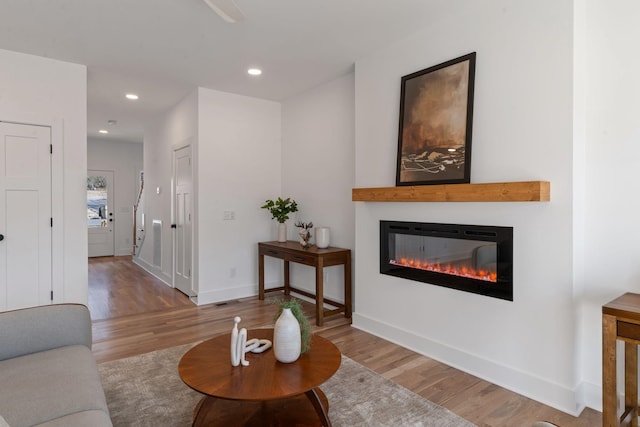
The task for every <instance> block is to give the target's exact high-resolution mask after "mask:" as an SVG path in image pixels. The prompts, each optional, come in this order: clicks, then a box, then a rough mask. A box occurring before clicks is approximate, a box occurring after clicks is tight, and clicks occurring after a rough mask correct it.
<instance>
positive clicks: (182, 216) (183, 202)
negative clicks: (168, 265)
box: [172, 146, 196, 296]
mask: <svg viewBox="0 0 640 427" xmlns="http://www.w3.org/2000/svg"><path fill="white" fill-rule="evenodd" d="M192 180H193V176H192V169H191V146H187V147H183V148H180V149H178V150H175V151H174V152H173V187H174V188H173V194H174V201H173V219H174V222H173V224H174V225H175V227H174V225H172V228H175V230H174V238H173V257H174V258H173V285H174V286H175V287H176V288H177V289H179V290H180V291H182V292H184V293H185V294H187V295H189V296H194V295H196V292H195V290H194V289H193V278H192V274H191V270H192V268H193V259H192V242H193V227H192V208H193V196H192V186H193V185H192Z"/></svg>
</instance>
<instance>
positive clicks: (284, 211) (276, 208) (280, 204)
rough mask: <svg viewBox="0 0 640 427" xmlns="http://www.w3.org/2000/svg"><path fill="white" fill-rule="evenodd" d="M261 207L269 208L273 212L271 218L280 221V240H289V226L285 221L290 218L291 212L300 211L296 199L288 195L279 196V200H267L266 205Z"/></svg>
mask: <svg viewBox="0 0 640 427" xmlns="http://www.w3.org/2000/svg"><path fill="white" fill-rule="evenodd" d="M260 208H261V209H267V210H268V211H269V213H270V214H271V218H273V219H275V220H276V221H278V242H286V241H287V227H286V225H285V221H286V220H288V219H289V214H290V213H293V212H298V204H297V203H296V201H295V200H293V199H291V198H290V197H287V198H286V199H282V198H281V197H278V199H277V200H275V201H273V200H266V201H265V202H264V205H262V206H260Z"/></svg>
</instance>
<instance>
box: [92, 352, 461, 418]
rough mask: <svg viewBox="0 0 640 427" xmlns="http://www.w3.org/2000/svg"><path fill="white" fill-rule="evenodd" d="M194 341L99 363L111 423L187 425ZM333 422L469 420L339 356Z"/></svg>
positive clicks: (332, 382) (330, 390)
mask: <svg viewBox="0 0 640 427" xmlns="http://www.w3.org/2000/svg"><path fill="white" fill-rule="evenodd" d="M191 346H192V345H184V346H179V347H173V348H169V349H166V350H158V351H154V352H151V353H147V354H142V355H140V356H134V357H129V358H126V359H121V360H115V361H112V362H106V363H102V364H100V365H99V369H100V375H101V377H102V383H103V386H104V390H105V394H106V396H107V403H108V405H109V411H110V413H111V418H112V420H113V425H114V426H115V427H142V426H149V427H151V426H153V427H164V426H168V427H174V426H185V427H186V426H190V425H191V416H192V414H193V408H194V407H195V406H196V404H197V402H198V401H199V400H200V399H201V398H202V395H201V394H199V393H197V392H195V391H193V390H191V389H190V388H189V387H187V386H186V385H185V384H184V383H183V382H182V380H181V379H180V377H179V375H178V361H179V360H180V358H181V357H182V355H183V354H184V353H185V352H186V351H187V350H188V349H189V348H190V347H191ZM321 388H322V390H323V391H324V392H325V394H326V395H327V398H328V399H329V418H330V419H331V422H332V424H333V426H335V427H341V426H344V427H347V426H348V427H354V426H376V427H377V426H390V427H391V426H393V427H398V426H425V427H426V426H428V427H453V426H456V427H457V426H461V427H472V426H473V424H471V423H469V422H468V421H466V420H464V419H462V418H460V417H459V416H457V415H455V414H454V413H452V412H450V411H449V410H447V409H445V408H443V407H441V406H439V405H436V404H435V403H432V402H430V401H428V400H426V399H424V398H422V397H420V396H418V395H417V394H415V393H413V392H411V391H410V390H407V389H406V388H404V387H401V386H399V385H398V384H396V383H394V382H392V381H389V380H387V379H386V378H384V377H382V376H380V375H378V374H376V373H375V372H373V371H371V370H369V369H367V368H366V367H364V366H362V365H360V364H359V363H357V362H355V361H353V360H351V359H349V358H348V357H345V356H343V357H342V364H341V366H340V369H338V372H336V374H335V375H334V376H333V377H332V378H331V379H329V381H327V382H326V383H324V384H323V385H322V386H321Z"/></svg>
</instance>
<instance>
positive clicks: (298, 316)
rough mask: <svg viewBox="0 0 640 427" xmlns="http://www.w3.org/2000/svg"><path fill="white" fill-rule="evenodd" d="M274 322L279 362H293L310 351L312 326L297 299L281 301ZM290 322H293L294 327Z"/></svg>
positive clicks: (275, 345)
mask: <svg viewBox="0 0 640 427" xmlns="http://www.w3.org/2000/svg"><path fill="white" fill-rule="evenodd" d="M274 320H275V322H276V324H275V328H274V331H273V339H274V341H273V346H274V351H275V353H276V359H277V360H278V361H280V362H284V363H289V362H293V361H295V360H296V359H298V357H299V356H300V354H302V353H305V352H307V351H309V349H310V348H311V326H310V325H309V320H307V317H306V316H305V315H304V312H303V311H302V305H300V302H299V301H298V300H297V299H295V298H291V299H288V300H282V301H280V302H279V303H278V311H277V312H276V315H275V316H274ZM290 322H293V325H291V324H290ZM296 323H297V325H296ZM292 326H295V327H292ZM292 334H293V335H292ZM298 334H299V336H298Z"/></svg>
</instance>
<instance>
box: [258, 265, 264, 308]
mask: <svg viewBox="0 0 640 427" xmlns="http://www.w3.org/2000/svg"><path fill="white" fill-rule="evenodd" d="M258 299H259V300H263V299H264V255H263V254H260V255H258Z"/></svg>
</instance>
